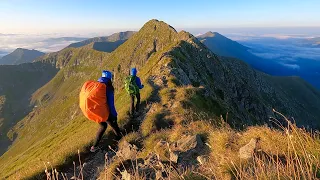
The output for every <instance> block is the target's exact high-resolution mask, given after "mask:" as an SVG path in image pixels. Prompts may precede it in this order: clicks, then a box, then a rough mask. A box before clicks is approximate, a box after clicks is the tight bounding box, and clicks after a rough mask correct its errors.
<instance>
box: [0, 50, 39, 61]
mask: <svg viewBox="0 0 320 180" xmlns="http://www.w3.org/2000/svg"><path fill="white" fill-rule="evenodd" d="M42 55H44V53H43V52H40V51H37V50H34V49H32V50H29V49H24V48H17V49H15V50H14V51H13V52H12V53H10V54H8V55H6V56H4V57H2V59H1V60H0V64H11V65H13V64H15V65H16V64H21V63H28V62H32V61H33V60H35V59H36V58H38V57H40V56H42Z"/></svg>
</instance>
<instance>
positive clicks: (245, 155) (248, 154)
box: [239, 138, 259, 160]
mask: <svg viewBox="0 0 320 180" xmlns="http://www.w3.org/2000/svg"><path fill="white" fill-rule="evenodd" d="M258 141H259V139H258V138H252V139H251V140H250V142H249V143H248V144H246V145H245V146H243V147H241V148H240V150H239V157H240V158H241V159H245V160H248V159H251V158H253V155H254V153H255V152H256V150H257V143H258Z"/></svg>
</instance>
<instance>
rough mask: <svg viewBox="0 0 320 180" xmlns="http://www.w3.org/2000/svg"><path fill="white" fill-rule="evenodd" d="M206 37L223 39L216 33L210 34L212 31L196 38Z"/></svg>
mask: <svg viewBox="0 0 320 180" xmlns="http://www.w3.org/2000/svg"><path fill="white" fill-rule="evenodd" d="M208 37H224V36H223V35H221V34H220V33H218V32H212V31H208V32H206V33H205V34H202V35H200V36H198V38H208Z"/></svg>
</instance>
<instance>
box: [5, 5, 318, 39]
mask: <svg viewBox="0 0 320 180" xmlns="http://www.w3.org/2000/svg"><path fill="white" fill-rule="evenodd" d="M317 5H320V2H319V1H316V0H309V1H307V2H305V1H299V0H291V1H290V2H289V1H284V2H283V1H276V0H269V1H259V2H257V1H250V0H243V1H236V0H226V1H223V2H221V1H210V0H204V1H201V3H200V2H199V1H195V0H187V1H183V2H181V1H168V0H165V1H161V2H154V1H147V0H142V1H129V0H121V1H101V0H94V1H76V0H69V1H63V0H56V1H35V0H11V1H8V0H2V1H0V17H1V22H0V24H1V26H0V33H3V34H52V33H67V34H79V35H86V34H90V33H98V34H99V33H104V32H106V31H108V32H110V31H113V32H114V31H119V30H137V29H139V28H140V27H141V26H142V25H143V24H144V23H145V22H147V21H148V20H150V19H159V20H163V21H165V22H167V23H168V24H170V25H172V26H173V27H175V28H177V29H213V28H214V29H215V28H286V27H289V28H295V27H317V28H320V19H319V18H317V17H320V11H318V8H317V7H319V6H317ZM35 9H36V10H35ZM301 9H305V10H307V11H305V12H307V13H299V12H301ZM297 12H298V13H297Z"/></svg>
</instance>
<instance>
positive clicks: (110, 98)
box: [107, 90, 118, 117]
mask: <svg viewBox="0 0 320 180" xmlns="http://www.w3.org/2000/svg"><path fill="white" fill-rule="evenodd" d="M107 103H108V106H109V111H110V114H111V115H112V116H114V117H117V116H118V113H117V110H116V107H115V105H114V93H113V92H112V91H108V90H107Z"/></svg>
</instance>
